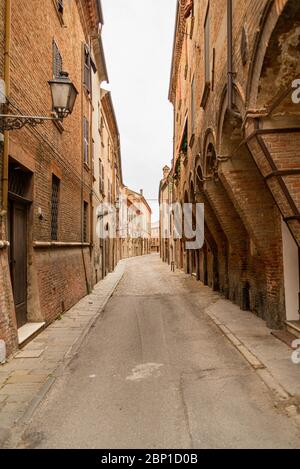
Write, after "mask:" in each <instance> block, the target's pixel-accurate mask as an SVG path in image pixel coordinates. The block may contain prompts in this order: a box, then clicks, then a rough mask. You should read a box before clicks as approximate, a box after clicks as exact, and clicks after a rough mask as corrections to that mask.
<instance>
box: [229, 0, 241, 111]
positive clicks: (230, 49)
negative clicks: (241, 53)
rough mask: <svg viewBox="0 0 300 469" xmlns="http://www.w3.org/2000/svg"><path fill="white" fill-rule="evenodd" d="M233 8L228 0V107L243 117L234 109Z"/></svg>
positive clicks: (230, 0)
mask: <svg viewBox="0 0 300 469" xmlns="http://www.w3.org/2000/svg"><path fill="white" fill-rule="evenodd" d="M232 24H233V8H232V0H227V76H228V78H227V80H228V81H227V96H228V104H227V109H228V111H229V112H230V114H231V115H232V116H234V117H237V118H238V119H241V114H240V113H239V112H238V111H235V110H234V109H233V76H234V71H233V41H232Z"/></svg>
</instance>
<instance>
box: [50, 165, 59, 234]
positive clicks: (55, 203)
mask: <svg viewBox="0 0 300 469" xmlns="http://www.w3.org/2000/svg"><path fill="white" fill-rule="evenodd" d="M59 185H60V180H59V179H58V178H57V177H56V176H54V174H53V175H52V193H51V240H52V241H57V239H58V211H59Z"/></svg>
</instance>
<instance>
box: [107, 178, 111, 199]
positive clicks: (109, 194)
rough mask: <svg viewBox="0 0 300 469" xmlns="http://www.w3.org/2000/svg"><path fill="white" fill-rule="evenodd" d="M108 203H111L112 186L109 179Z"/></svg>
mask: <svg viewBox="0 0 300 469" xmlns="http://www.w3.org/2000/svg"><path fill="white" fill-rule="evenodd" d="M107 192H108V193H107V201H108V203H111V184H110V180H109V179H108V180H107Z"/></svg>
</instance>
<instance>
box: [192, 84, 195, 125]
mask: <svg viewBox="0 0 300 469" xmlns="http://www.w3.org/2000/svg"><path fill="white" fill-rule="evenodd" d="M191 119H192V133H194V130H195V77H193V80H192V84H191Z"/></svg>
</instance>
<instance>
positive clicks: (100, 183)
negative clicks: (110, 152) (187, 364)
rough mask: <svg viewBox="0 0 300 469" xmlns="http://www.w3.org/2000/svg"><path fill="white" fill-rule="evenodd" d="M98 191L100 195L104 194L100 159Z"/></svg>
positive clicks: (102, 170) (102, 167)
mask: <svg viewBox="0 0 300 469" xmlns="http://www.w3.org/2000/svg"><path fill="white" fill-rule="evenodd" d="M99 191H100V193H101V194H104V166H103V164H102V161H101V160H100V159H99Z"/></svg>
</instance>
